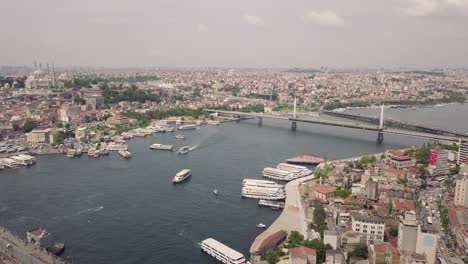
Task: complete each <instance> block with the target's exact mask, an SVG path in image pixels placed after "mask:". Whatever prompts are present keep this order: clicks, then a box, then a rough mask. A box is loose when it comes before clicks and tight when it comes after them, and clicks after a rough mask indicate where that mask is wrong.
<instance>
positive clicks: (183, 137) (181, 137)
mask: <svg viewBox="0 0 468 264" xmlns="http://www.w3.org/2000/svg"><path fill="white" fill-rule="evenodd" d="M175 138H177V139H185V136H184V135H182V134H177V135H176V136H175Z"/></svg>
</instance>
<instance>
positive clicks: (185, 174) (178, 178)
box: [172, 169, 192, 183]
mask: <svg viewBox="0 0 468 264" xmlns="http://www.w3.org/2000/svg"><path fill="white" fill-rule="evenodd" d="M190 176H192V172H191V171H190V170H189V169H183V170H181V171H179V172H178V173H177V174H176V175H175V176H174V178H172V182H173V183H180V182H183V181H185V180H186V179H188V178H189V177H190Z"/></svg>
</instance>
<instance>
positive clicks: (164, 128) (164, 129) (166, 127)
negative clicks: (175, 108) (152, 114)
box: [160, 126, 174, 132]
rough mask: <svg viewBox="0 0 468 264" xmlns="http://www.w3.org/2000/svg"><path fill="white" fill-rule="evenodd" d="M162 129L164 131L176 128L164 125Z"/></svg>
mask: <svg viewBox="0 0 468 264" xmlns="http://www.w3.org/2000/svg"><path fill="white" fill-rule="evenodd" d="M160 130H161V131H163V132H174V128H173V127H171V126H164V127H161V129H160Z"/></svg>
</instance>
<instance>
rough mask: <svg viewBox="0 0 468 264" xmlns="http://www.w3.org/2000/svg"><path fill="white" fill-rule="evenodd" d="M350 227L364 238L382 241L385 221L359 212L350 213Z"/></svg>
mask: <svg viewBox="0 0 468 264" xmlns="http://www.w3.org/2000/svg"><path fill="white" fill-rule="evenodd" d="M351 223H352V229H353V231H354V232H357V233H359V234H360V235H361V236H365V238H366V240H374V241H384V231H385V222H384V220H383V219H382V218H379V217H371V216H367V215H364V214H360V213H352V214H351Z"/></svg>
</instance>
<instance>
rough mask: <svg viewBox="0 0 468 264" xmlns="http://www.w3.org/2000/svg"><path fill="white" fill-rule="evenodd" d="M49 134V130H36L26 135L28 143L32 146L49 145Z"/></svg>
mask: <svg viewBox="0 0 468 264" xmlns="http://www.w3.org/2000/svg"><path fill="white" fill-rule="evenodd" d="M49 133H50V130H49V129H44V130H39V129H34V130H32V131H31V132H29V133H26V141H27V142H28V143H32V144H39V143H49Z"/></svg>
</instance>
